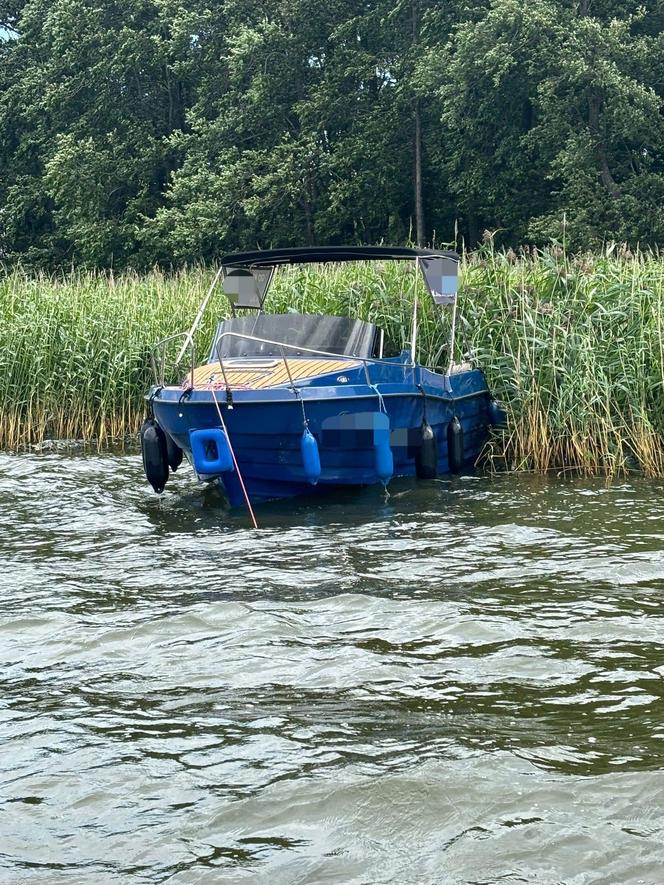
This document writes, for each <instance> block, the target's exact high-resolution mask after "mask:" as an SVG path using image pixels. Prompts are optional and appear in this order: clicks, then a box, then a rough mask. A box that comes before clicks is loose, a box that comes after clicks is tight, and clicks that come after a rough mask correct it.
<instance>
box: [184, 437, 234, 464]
mask: <svg viewBox="0 0 664 885" xmlns="http://www.w3.org/2000/svg"><path fill="white" fill-rule="evenodd" d="M189 442H190V443H191V458H192V461H193V462H194V468H195V470H196V473H204V474H207V475H208V476H215V475H217V474H220V473H226V472H227V471H229V470H232V469H233V456H232V454H231V448H230V446H229V444H228V438H227V437H226V434H225V433H224V431H223V430H222V429H221V428H220V427H210V428H207V429H204V430H191V431H190V432H189Z"/></svg>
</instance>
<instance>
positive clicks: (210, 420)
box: [151, 360, 491, 506]
mask: <svg viewBox="0 0 664 885" xmlns="http://www.w3.org/2000/svg"><path fill="white" fill-rule="evenodd" d="M340 382H343V383H340ZM490 399H491V396H490V393H489V390H488V387H487V384H486V380H485V378H484V375H483V373H482V372H481V371H480V370H478V369H469V370H467V371H461V372H456V373H455V374H453V375H450V376H443V375H439V374H436V373H434V372H431V371H429V370H427V369H424V368H421V367H417V366H416V367H412V366H406V365H404V363H403V362H400V361H398V360H395V361H394V364H393V366H390V365H386V364H385V363H383V364H382V365H373V366H371V367H370V370H369V376H368V377H367V374H366V372H365V370H364V369H363V368H362V369H359V370H355V371H354V372H353V373H350V374H349V376H348V377H345V376H344V377H343V378H332V377H331V376H323V377H322V378H317V379H314V380H312V381H311V382H310V383H304V384H303V385H298V395H297V396H296V395H295V394H294V393H293V390H292V389H290V388H289V387H275V388H268V389H263V390H233V391H232V403H231V404H230V405H232V407H229V403H228V402H227V395H226V391H225V390H223V389H221V390H209V389H196V390H193V391H189V392H187V391H186V390H185V391H183V390H182V388H176V387H166V388H162V389H161V390H159V391H157V392H156V394H153V396H152V397H151V403H152V408H153V410H154V414H155V417H156V419H157V421H158V422H159V424H160V426H161V427H162V428H163V429H164V430H165V431H166V432H167V433H169V434H170V435H171V436H172V438H173V439H174V440H175V442H177V444H178V445H179V446H180V447H181V448H182V449H183V450H184V451H185V452H186V453H187V455H188V456H191V444H190V438H189V434H190V432H191V431H193V430H200V429H204V428H218V427H219V426H220V423H221V422H220V420H219V411H218V409H219V410H221V413H222V415H223V419H224V423H225V425H226V429H227V432H228V438H229V441H230V443H231V445H232V449H233V452H234V454H235V457H236V459H237V464H238V467H239V472H240V473H241V475H242V478H243V480H244V484H245V487H246V489H247V492H248V494H249V497H250V498H251V501H252V502H253V503H258V502H261V501H267V500H272V499H278V498H286V497H290V496H294V495H301V494H311V493H312V492H324V491H326V490H331V489H332V488H334V487H338V486H361V485H370V484H373V483H377V482H380V477H379V475H378V470H377V463H376V455H375V450H374V447H373V446H372V445H371V444H370V441H369V443H367V435H366V432H365V431H364V430H363V429H364V428H366V427H367V419H368V417H369V418H370V417H371V416H372V415H375V413H379V412H382V413H384V414H386V415H387V418H388V419H389V444H390V448H391V451H392V457H393V462H394V473H393V475H394V476H414V475H416V450H417V440H418V432H419V428H420V427H421V425H422V420H423V418H424V415H425V412H426V420H427V421H428V423H429V424H430V425H431V427H432V428H433V431H434V433H435V436H436V441H437V451H438V462H437V473H438V474H439V475H444V474H446V473H449V472H450V462H449V457H448V428H449V426H450V422H451V421H452V420H453V419H454V418H455V417H456V418H457V419H458V420H459V422H460V423H461V427H462V428H463V451H462V457H461V461H462V464H461V465H460V466H461V469H468V468H472V466H473V465H474V464H475V462H476V460H477V458H478V456H479V454H480V451H481V449H482V447H483V445H484V443H485V441H486V438H487V433H488V428H489V425H490V423H491V420H490V409H489V403H490ZM215 400H216V402H215ZM305 417H306V421H307V424H308V427H309V430H310V432H311V433H312V434H313V436H314V437H315V439H316V441H317V444H318V451H319V455H320V476H319V478H318V479H317V482H316V484H315V485H312V483H311V482H310V480H309V478H308V476H307V472H306V470H305V464H304V462H303V456H302V450H301V442H302V434H303V429H304V419H305ZM383 421H384V419H383ZM335 422H336V423H335ZM339 422H341V423H342V426H343V427H346V428H347V427H348V426H349V425H353V426H356V427H357V428H358V430H357V432H352V431H351V432H349V431H348V430H346V431H344V432H342V433H338V432H334V431H330V430H329V428H330V427H333V428H334V427H337V426H338V425H339ZM326 428H327V429H326ZM199 476H200V478H202V479H212V478H214V477H213V476H209V475H205V474H201V473H200V472H199ZM220 479H221V481H222V482H223V485H224V488H225V491H226V494H227V496H228V499H229V501H230V503H231V505H234V506H239V505H242V504H243V503H244V497H243V494H242V489H241V485H240V481H239V477H238V471H237V470H233V471H227V472H225V473H223V474H222V475H221V477H220Z"/></svg>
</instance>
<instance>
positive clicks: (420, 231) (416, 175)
mask: <svg viewBox="0 0 664 885" xmlns="http://www.w3.org/2000/svg"><path fill="white" fill-rule="evenodd" d="M417 5H418V0H413V2H412V12H413V46H417V44H418V42H419V38H420V22H419V17H418V8H417ZM413 110H414V118H415V120H414V121H415V152H414V153H415V163H414V167H415V168H414V170H413V186H414V198H415V199H414V203H415V241H416V242H417V245H418V246H420V247H422V246H424V243H425V240H426V231H425V227H424V200H423V194H422V190H423V188H422V115H421V113H420V100H419V98H418V97H417V96H415V99H414V108H413Z"/></svg>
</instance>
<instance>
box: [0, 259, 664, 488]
mask: <svg viewBox="0 0 664 885" xmlns="http://www.w3.org/2000/svg"><path fill="white" fill-rule="evenodd" d="M213 274H214V268H212V267H207V268H206V267H202V266H198V267H190V268H187V269H184V270H180V271H177V272H174V273H172V274H166V273H163V272H162V271H159V270H153V271H151V272H149V273H146V274H142V275H138V274H134V273H131V272H123V273H122V274H120V275H114V274H112V273H110V272H97V271H85V270H73V271H72V272H70V273H68V274H60V275H51V276H49V275H46V274H43V273H34V272H28V271H25V270H23V269H21V268H5V269H0V312H1V315H2V318H3V322H2V324H1V325H0V408H1V410H2V413H1V414H2V420H1V421H0V448H2V449H5V450H10V451H15V450H20V449H23V448H26V447H29V446H30V445H34V444H39V443H43V442H44V441H45V440H49V439H52V440H58V439H67V440H71V439H76V440H82V441H84V442H88V443H91V444H94V445H95V446H97V447H103V446H105V445H107V444H109V443H110V442H112V441H118V440H120V441H122V440H127V439H128V438H130V437H135V434H136V433H137V431H138V427H139V425H140V422H141V420H142V418H143V415H144V413H145V404H144V400H143V395H144V393H145V391H146V390H147V389H148V387H149V386H150V384H151V383H152V372H151V366H150V357H149V354H150V349H151V347H152V346H153V345H154V344H155V343H156V342H157V341H158V340H159V339H161V338H164V337H166V336H168V335H172V334H174V333H176V332H181V331H184V330H186V329H187V328H188V327H189V326H190V324H191V321H192V318H193V316H194V314H195V312H196V309H197V307H198V305H199V303H200V302H201V300H202V298H203V296H204V294H205V292H206V290H207V287H208V286H209V283H210V281H211V279H212V276H213ZM416 292H417V293H419V304H420V320H419V333H418V356H419V359H420V360H421V361H422V362H423V363H425V364H429V365H435V366H439V367H440V366H443V365H445V362H446V360H447V353H446V349H445V346H446V340H447V320H446V318H445V319H444V321H443V322H442V323H441V322H440V321H439V320H438V319H437V318H436V316H435V315H434V308H433V306H432V305H431V303H430V300H429V299H428V297H425V293H424V289H423V286H422V284H421V282H420V281H419V280H417V278H416V277H415V275H414V274H413V271H412V268H410V267H405V266H403V265H398V264H395V263H387V264H385V265H383V266H379V267H378V268H377V269H376V267H375V266H374V267H372V266H371V265H366V264H361V265H353V266H348V265H346V266H341V267H335V268H325V269H323V270H322V271H321V269H320V268H311V267H299V268H292V269H288V270H287V271H281V272H280V273H279V274H277V276H276V278H275V282H274V285H273V289H272V291H271V294H270V296H269V299H268V303H267V305H266V308H267V310H269V311H270V312H284V311H286V310H288V309H293V310H297V311H301V312H312V313H332V314H349V315H354V316H359V317H361V318H363V319H370V320H372V321H373V322H375V323H376V324H377V325H378V326H380V327H382V328H383V329H384V330H385V335H386V343H387V346H388V347H389V348H390V350H389V351H387V350H386V352H392V353H395V352H398V351H399V350H400V349H401V347H403V346H404V345H405V344H406V342H407V340H408V337H409V334H410V317H411V310H412V300H413V298H414V296H415V294H416ZM227 312H228V307H227V303H226V299H225V296H224V295H223V293H222V291H221V289H220V288H219V289H218V290H217V293H216V294H215V295H214V296H213V300H212V303H211V305H210V307H209V309H208V311H207V313H206V316H205V317H204V322H203V325H202V327H201V328H200V329H199V331H198V333H197V336H196V340H197V342H198V343H199V344H198V348H197V352H198V354H199V357H198V359H199V361H202V360H203V359H204V358H205V354H206V348H207V346H208V343H209V340H210V338H211V335H212V328H213V325H214V324H215V322H216V321H217V320H218V319H220V318H222V317H223V316H225V315H226V314H227ZM459 314H460V322H459V334H458V337H457V353H456V354H455V358H456V359H457V360H458V361H459V360H461V359H462V357H463V356H464V355H465V354H468V353H469V354H471V356H472V358H473V359H476V360H477V362H478V363H479V365H480V366H481V367H482V368H483V369H484V370H485V372H486V375H487V379H488V381H489V385H490V387H491V389H492V391H493V392H494V394H495V396H496V397H497V398H498V399H499V400H500V401H501V402H502V403H503V405H504V406H505V407H506V409H507V413H508V429H507V430H506V431H501V432H498V433H496V434H494V435H493V436H492V438H491V440H490V441H489V443H488V445H487V447H486V450H485V453H484V456H483V465H484V467H485V468H487V467H488V468H489V469H494V470H530V471H535V472H546V471H549V470H554V469H556V470H576V471H581V472H584V473H603V474H607V475H611V476H616V475H621V474H624V473H627V472H629V471H632V470H639V471H642V472H643V473H644V474H645V475H647V476H664V342H663V339H662V335H663V332H664V329H663V325H664V257H663V256H660V255H659V254H657V253H655V252H651V251H645V252H640V251H635V252H631V251H629V250H628V249H626V248H621V247H618V246H610V247H608V248H607V249H605V250H604V251H603V253H602V254H594V255H591V254H582V255H577V256H569V255H566V254H565V253H564V252H563V250H562V249H560V248H558V247H553V248H552V249H549V250H532V251H531V250H528V249H524V250H523V251H522V252H520V253H519V254H518V255H517V254H515V253H514V252H513V251H511V250H509V251H508V252H499V251H496V250H494V249H493V247H492V245H491V243H489V244H487V245H486V246H484V247H482V248H481V249H479V250H478V251H476V252H473V253H468V254H466V255H465V256H464V257H463V260H462V265H461V269H460V292H459Z"/></svg>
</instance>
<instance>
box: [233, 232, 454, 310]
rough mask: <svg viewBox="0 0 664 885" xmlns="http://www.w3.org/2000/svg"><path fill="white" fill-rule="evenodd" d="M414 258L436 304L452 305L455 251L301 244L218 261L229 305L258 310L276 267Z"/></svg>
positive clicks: (239, 254)
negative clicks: (295, 246)
mask: <svg viewBox="0 0 664 885" xmlns="http://www.w3.org/2000/svg"><path fill="white" fill-rule="evenodd" d="M381 260H382V261H415V262H416V264H417V265H418V266H419V268H420V269H421V271H422V274H423V276H424V281H425V283H426V286H427V289H428V290H429V292H430V294H431V297H432V298H433V300H434V301H435V302H436V303H437V304H453V303H454V299H455V295H456V291H457V267H458V263H459V256H458V255H457V254H456V252H448V251H434V250H433V249H408V248H405V247H401V246H303V247H298V248H293V249H265V250H263V251H260V252H238V253H236V254H235V255H226V256H224V258H222V260H221V269H222V273H223V275H224V282H223V286H224V292H225V293H226V295H227V296H228V298H229V300H230V302H231V304H232V305H233V307H234V308H235V307H237V308H244V309H248V310H251V309H253V310H262V308H263V304H264V303H265V299H266V298H267V293H268V290H269V288H270V283H271V282H272V276H273V274H274V271H275V269H276V268H277V267H281V266H283V265H293V264H326V263H332V262H335V263H336V262H347V261H381Z"/></svg>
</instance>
